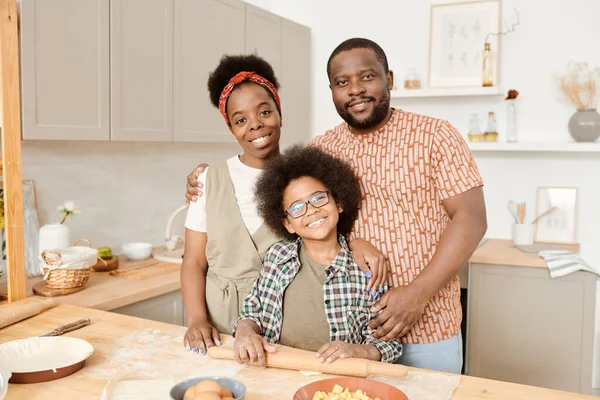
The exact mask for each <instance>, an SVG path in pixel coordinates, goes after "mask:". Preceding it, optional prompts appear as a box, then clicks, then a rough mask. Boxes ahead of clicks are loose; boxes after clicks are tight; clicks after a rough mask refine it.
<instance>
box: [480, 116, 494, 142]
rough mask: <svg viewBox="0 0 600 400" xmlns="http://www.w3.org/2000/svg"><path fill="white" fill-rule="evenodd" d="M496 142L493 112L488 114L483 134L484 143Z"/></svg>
mask: <svg viewBox="0 0 600 400" xmlns="http://www.w3.org/2000/svg"><path fill="white" fill-rule="evenodd" d="M497 140H498V130H497V129H496V115H495V114H494V112H493V111H490V112H488V121H487V127H486V128H485V132H484V133H483V141H484V142H495V141H497Z"/></svg>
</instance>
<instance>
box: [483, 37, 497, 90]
mask: <svg viewBox="0 0 600 400" xmlns="http://www.w3.org/2000/svg"><path fill="white" fill-rule="evenodd" d="M494 58H495V55H494V52H493V51H492V48H491V47H490V44H489V43H486V44H485V48H484V50H483V86H494V84H495V83H494V64H495V63H494Z"/></svg>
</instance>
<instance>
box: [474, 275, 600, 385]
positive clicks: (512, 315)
mask: <svg viewBox="0 0 600 400" xmlns="http://www.w3.org/2000/svg"><path fill="white" fill-rule="evenodd" d="M469 277H470V279H469V304H468V310H469V311H468V312H469V316H468V317H469V319H468V338H467V365H466V368H467V374H468V375H472V376H477V377H482V378H489V379H496V380H501V381H508V382H515V383H521V384H526V385H533V386H541V387H548V388H552V389H558V390H565V391H572V392H579V393H584V394H590V393H591V383H592V382H591V381H592V357H593V340H594V319H595V304H596V301H595V296H596V277H595V275H593V274H590V273H586V272H577V273H574V274H570V275H568V276H565V277H562V278H550V276H549V274H548V271H547V270H546V269H544V268H526V267H514V266H501V265H488V264H471V265H470V266H469Z"/></svg>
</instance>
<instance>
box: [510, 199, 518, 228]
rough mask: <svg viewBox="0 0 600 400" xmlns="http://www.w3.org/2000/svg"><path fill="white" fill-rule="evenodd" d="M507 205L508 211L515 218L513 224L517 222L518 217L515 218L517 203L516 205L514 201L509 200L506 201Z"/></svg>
mask: <svg viewBox="0 0 600 400" xmlns="http://www.w3.org/2000/svg"><path fill="white" fill-rule="evenodd" d="M507 206H508V212H509V213H510V215H512V216H513V218H514V219H515V224H518V223H519V219H518V218H517V205H516V203H515V202H514V201H512V200H510V201H509V202H508V205H507Z"/></svg>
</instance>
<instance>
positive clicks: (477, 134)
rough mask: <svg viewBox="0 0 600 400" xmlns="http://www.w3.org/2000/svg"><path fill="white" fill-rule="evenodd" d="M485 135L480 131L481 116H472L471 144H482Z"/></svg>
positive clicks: (470, 121)
mask: <svg viewBox="0 0 600 400" xmlns="http://www.w3.org/2000/svg"><path fill="white" fill-rule="evenodd" d="M482 141H483V133H481V129H479V116H478V115H477V114H471V119H470V120H469V142H482Z"/></svg>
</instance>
